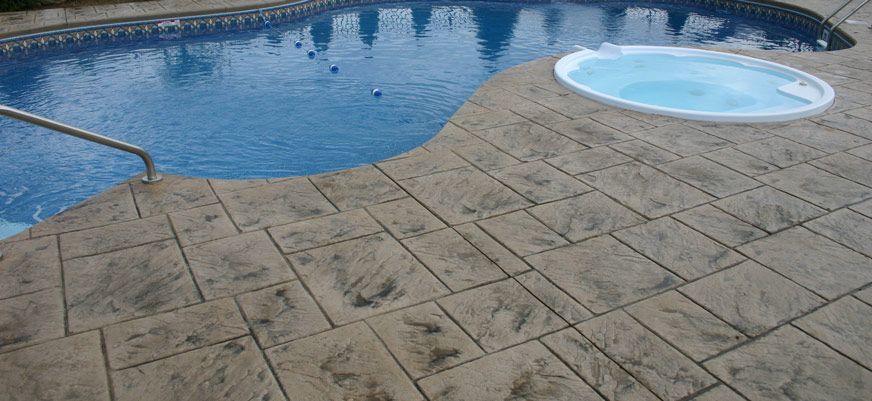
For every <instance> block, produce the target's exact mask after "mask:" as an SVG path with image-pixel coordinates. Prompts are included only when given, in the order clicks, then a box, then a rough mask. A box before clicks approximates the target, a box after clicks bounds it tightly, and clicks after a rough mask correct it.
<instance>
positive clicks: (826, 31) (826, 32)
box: [818, 0, 872, 50]
mask: <svg viewBox="0 0 872 401" xmlns="http://www.w3.org/2000/svg"><path fill="white" fill-rule="evenodd" d="M869 1H872V0H865V1H864V2H862V3H860V5H858V6H857V7H854V9H853V10H851V11H850V12H848V14H846V15H845V16H844V17H842V18H841V19H839V20H838V21H837V22H836V23H835V24H833V25H832V26H830V27H829V28H827V22H829V21H830V20H831V19H833V17H835V16H836V14H838V13H839V12H841V11H842V10H844V9H845V7H847V6H849V5H850V4H851V3H853V2H854V0H848V1H846V2H845V3H844V4H842V5H841V6H840V7H839V8H837V9H836V10H835V11H833V13H832V14H830V15H828V16H827V17H826V18H824V19H822V20H821V36H820V39H818V44H819V45H820V46H821V47H823V48H824V50H827V49H828V48H829V47H830V39H831V36H832V34H833V32H835V31H836V29H837V28H838V27H839V25H842V23H843V22H845V21H847V20H848V18H851V16H852V15H854V13H856V12H857V11H860V9H861V8H863V6H865V5H866V4H867V3H869Z"/></svg>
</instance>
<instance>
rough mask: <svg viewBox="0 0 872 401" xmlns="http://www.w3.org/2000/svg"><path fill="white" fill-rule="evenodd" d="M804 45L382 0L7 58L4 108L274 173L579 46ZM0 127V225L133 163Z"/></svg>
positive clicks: (760, 31)
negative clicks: (239, 27) (259, 22)
mask: <svg viewBox="0 0 872 401" xmlns="http://www.w3.org/2000/svg"><path fill="white" fill-rule="evenodd" d="M296 40H301V41H302V42H303V44H304V45H303V46H302V48H299V49H298V48H296V47H295V46H294V42H295V41H296ZM813 40H814V38H813V37H812V36H811V35H809V34H806V33H803V31H799V30H793V29H790V28H787V27H781V26H778V25H774V24H772V23H770V22H766V21H761V20H755V19H749V18H744V17H737V16H731V15H729V13H724V12H717V11H712V10H706V9H695V8H689V7H684V6H676V5H667V4H663V5H656V4H655V5H647V6H639V5H631V4H629V3H616V2H608V3H602V4H561V3H556V4H516V3H486V2H475V3H456V2H452V3H398V4H381V5H370V6H361V7H356V8H348V9H342V10H336V11H331V12H327V13H324V14H321V15H317V16H312V17H309V18H307V19H306V20H304V21H301V22H296V23H285V24H279V23H274V24H272V28H271V29H262V30H256V31H249V32H217V33H212V34H206V35H202V36H196V37H185V38H182V39H174V36H172V35H169V36H166V37H165V38H160V37H150V38H146V39H143V40H138V41H121V42H112V43H107V44H105V45H100V46H91V47H77V48H69V49H57V50H56V51H48V50H47V51H45V52H42V53H40V54H38V55H32V56H29V57H23V58H15V59H8V60H2V61H0V103H3V104H8V105H10V106H12V107H17V108H21V109H24V110H27V111H30V112H33V113H36V114H40V115H45V116H47V117H49V118H54V119H57V120H60V121H63V122H67V123H70V124H73V125H76V126H79V127H82V128H85V129H89V130H92V131H95V132H99V133H102V134H105V135H109V136H112V137H114V138H118V139H121V140H125V141H129V142H131V143H135V144H138V145H140V146H143V147H145V148H146V149H148V150H149V151H150V152H151V153H152V154H153V156H154V157H155V160H156V162H157V165H158V169H159V170H160V171H162V172H166V173H175V174H184V175H192V176H200V177H211V178H263V177H284V176H290V175H304V174H313V173H318V172H325V171H333V170H339V169H344V168H349V167H354V166H358V165H361V164H366V163H370V162H374V161H378V160H381V159H385V158H388V157H391V156H393V155H396V154H399V153H402V152H405V151H407V150H410V149H413V148H414V147H417V146H419V145H421V144H423V143H424V142H426V141H427V140H428V139H430V138H431V137H432V136H433V135H435V133H436V132H438V130H439V129H440V128H441V127H442V126H443V125H444V123H445V121H446V120H447V119H448V117H450V115H451V114H452V113H453V112H454V111H455V110H456V109H457V108H458V107H459V106H460V105H461V104H462V103H463V101H464V99H466V98H467V97H468V96H469V95H471V94H472V93H473V92H474V91H475V89H476V88H477V87H478V86H479V85H480V84H481V83H482V82H484V81H485V80H486V79H487V78H489V77H490V76H491V75H493V74H494V73H495V72H497V71H500V70H502V69H505V68H507V67H509V66H512V65H516V64H520V63H523V62H526V61H530V60H533V59H536V58H539V57H543V56H546V55H551V54H555V53H558V52H562V51H567V50H570V49H571V48H572V45H575V44H581V45H584V46H590V47H595V46H597V45H598V44H599V43H601V42H603V41H610V42H613V43H618V44H650V45H692V46H715V47H718V46H720V47H743V48H763V49H780V50H789V51H808V50H812V49H813ZM308 49H314V50H316V51H317V56H316V58H315V59H314V60H311V59H309V58H308V57H307V56H306V50H308ZM331 64H336V65H337V66H339V67H340V71H339V72H338V73H335V74H334V73H331V71H330V68H329V67H330V65H331ZM376 87H378V88H380V89H382V91H383V93H384V96H382V97H378V98H377V97H374V96H372V94H371V91H372V89H373V88H376ZM0 133H2V134H0V171H3V172H4V174H2V175H0V219H4V220H5V221H7V222H11V223H19V224H24V225H28V224H33V223H35V222H37V221H39V220H40V219H43V218H46V217H48V216H50V215H52V214H55V213H57V212H58V211H60V210H62V209H63V208H65V207H68V206H70V205H72V204H74V203H76V202H79V201H81V200H83V199H85V198H87V197H88V196H91V195H93V194H95V193H97V192H99V191H101V190H103V189H106V188H108V187H109V186H111V185H113V184H115V183H117V182H119V181H120V180H122V179H125V178H127V177H129V176H131V175H133V174H134V173H136V172H137V171H141V170H142V166H141V164H140V161H139V160H138V159H136V158H135V157H132V156H129V155H127V154H124V153H120V152H117V151H114V150H111V149H103V148H101V147H99V146H97V145H93V144H90V143H87V142H84V141H81V140H78V139H75V138H67V137H64V136H61V135H58V134H55V133H51V132H49V131H46V130H43V129H39V128H33V127H29V126H27V125H25V124H23V123H18V122H14V121H10V120H5V119H4V120H0Z"/></svg>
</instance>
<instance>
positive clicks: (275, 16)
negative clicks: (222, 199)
mask: <svg viewBox="0 0 872 401" xmlns="http://www.w3.org/2000/svg"><path fill="white" fill-rule="evenodd" d="M504 1H512V0H504ZM523 1H524V2H528V3H532V2H549V0H523ZM569 1H571V2H574V3H580V4H590V3H608V2H620V1H621V0H569ZM392 2H397V1H396V0H305V1H300V2H296V3H290V4H286V5H280V6H274V7H268V8H261V9H254V10H248V11H239V12H232V13H220V14H209V15H200V16H192V17H179V18H174V19H173V18H170V19H166V18H164V19H155V20H147V21H137V22H129V23H118V24H107V25H97V26H89V27H83V28H72V29H64V30H57V31H51V32H43V33H37V34H30V35H23V36H16V37H11V38H6V39H0V57H15V56H19V55H26V54H30V53H32V52H35V51H39V50H43V49H56V48H63V47H72V46H83V45H85V46H87V45H96V44H100V43H111V42H114V41H119V40H139V39H147V38H153V37H159V38H172V39H178V38H181V37H188V36H196V35H203V34H209V33H214V32H222V31H240V30H253V29H260V28H263V27H264V26H265V25H272V24H274V23H288V22H294V21H299V20H301V19H303V18H306V17H309V16H312V15H315V14H319V13H322V12H325V11H329V10H334V9H338V8H345V7H354V6H361V5H368V4H378V3H392ZM651 3H654V4H657V3H659V4H679V5H686V6H693V7H703V8H706V9H713V10H719V11H728V12H731V13H734V14H737V15H739V16H743V17H750V18H757V19H762V20H764V21H767V22H773V23H777V24H781V25H788V26H791V27H794V28H796V29H799V30H801V31H803V32H806V33H809V34H811V35H814V36H815V37H816V36H817V35H818V33H819V31H820V23H819V22H818V20H817V19H815V18H814V17H812V16H810V15H808V14H805V13H803V12H801V11H799V10H794V9H788V8H783V7H779V6H777V5H774V4H767V3H763V2H754V1H744V0H655V1H653V2H651ZM852 45H853V43H852V42H851V41H850V40H849V39H847V38H846V37H845V36H843V35H840V34H838V33H837V35H834V43H833V46H832V48H831V49H832V50H838V49H843V48H848V47H851V46H852Z"/></svg>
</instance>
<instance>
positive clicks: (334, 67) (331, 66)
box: [330, 64, 339, 72]
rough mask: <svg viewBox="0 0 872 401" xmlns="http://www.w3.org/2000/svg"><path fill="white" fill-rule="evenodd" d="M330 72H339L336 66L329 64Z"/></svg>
mask: <svg viewBox="0 0 872 401" xmlns="http://www.w3.org/2000/svg"><path fill="white" fill-rule="evenodd" d="M330 72H339V66H338V65H336V64H330Z"/></svg>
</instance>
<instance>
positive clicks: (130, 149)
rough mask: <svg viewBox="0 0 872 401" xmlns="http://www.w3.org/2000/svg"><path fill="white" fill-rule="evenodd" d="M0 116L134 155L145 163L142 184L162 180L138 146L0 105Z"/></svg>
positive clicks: (146, 155) (151, 161)
mask: <svg viewBox="0 0 872 401" xmlns="http://www.w3.org/2000/svg"><path fill="white" fill-rule="evenodd" d="M0 115H4V116H6V117H10V118H14V119H16V120H20V121H24V122H26V123H30V124H33V125H38V126H40V127H44V128H48V129H50V130H53V131H57V132H60V133H62V134H67V135H70V136H74V137H76V138H81V139H84V140H86V141H91V142H94V143H98V144H100V145H103V146H108V147H110V148H115V149H118V150H122V151H125V152H127V153H133V154H134V155H137V156H139V158H141V159H142V161H143V162H145V176H144V177H142V182H144V183H146V184H152V183H155V182H159V181H160V180H161V179H162V178H161V176H160V175H159V174H158V173H157V171H155V169H154V161H153V160H152V159H151V155H150V154H148V152H146V151H145V149H143V148H141V147H139V146H136V145H131V144H129V143H127V142H122V141H119V140H117V139H112V138H109V137H106V136H103V135H100V134H95V133H93V132H89V131H85V130H83V129H79V128H76V127H73V126H70V125H66V124H63V123H59V122H57V121H53V120H49V119H47V118H43V117H40V116H37V115H34V114H30V113H28V112H26V111H21V110H18V109H13V108H12V107H8V106H3V105H0Z"/></svg>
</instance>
